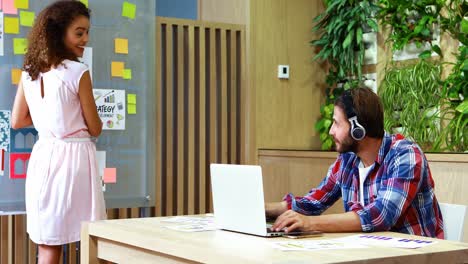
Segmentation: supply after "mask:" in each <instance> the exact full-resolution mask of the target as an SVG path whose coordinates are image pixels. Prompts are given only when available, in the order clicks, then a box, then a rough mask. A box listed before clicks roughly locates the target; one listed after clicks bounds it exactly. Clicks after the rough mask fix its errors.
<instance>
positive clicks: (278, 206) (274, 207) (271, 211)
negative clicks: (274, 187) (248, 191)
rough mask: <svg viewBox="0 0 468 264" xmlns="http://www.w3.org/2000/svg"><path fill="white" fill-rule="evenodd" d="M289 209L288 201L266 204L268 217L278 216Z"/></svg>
mask: <svg viewBox="0 0 468 264" xmlns="http://www.w3.org/2000/svg"><path fill="white" fill-rule="evenodd" d="M287 210H288V204H287V203H286V201H282V202H276V203H266V204H265V214H266V216H267V217H273V218H276V217H278V216H280V215H281V214H282V213H284V212H286V211H287Z"/></svg>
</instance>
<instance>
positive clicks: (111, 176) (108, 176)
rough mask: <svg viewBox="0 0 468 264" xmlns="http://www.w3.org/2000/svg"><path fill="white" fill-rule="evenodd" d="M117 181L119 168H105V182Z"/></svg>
mask: <svg viewBox="0 0 468 264" xmlns="http://www.w3.org/2000/svg"><path fill="white" fill-rule="evenodd" d="M116 182H117V168H105V169H104V183H116Z"/></svg>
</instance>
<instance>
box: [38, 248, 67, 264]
mask: <svg viewBox="0 0 468 264" xmlns="http://www.w3.org/2000/svg"><path fill="white" fill-rule="evenodd" d="M38 246H39V261H38V264H58V263H59V261H60V253H62V246H48V245H38Z"/></svg>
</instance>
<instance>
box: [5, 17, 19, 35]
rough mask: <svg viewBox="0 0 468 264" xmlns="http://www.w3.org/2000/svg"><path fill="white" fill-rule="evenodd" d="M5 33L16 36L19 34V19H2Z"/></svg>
mask: <svg viewBox="0 0 468 264" xmlns="http://www.w3.org/2000/svg"><path fill="white" fill-rule="evenodd" d="M4 23H5V24H4V27H5V33H7V34H18V33H19V19H18V18H17V17H4Z"/></svg>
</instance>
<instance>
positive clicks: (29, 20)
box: [20, 10, 35, 27]
mask: <svg viewBox="0 0 468 264" xmlns="http://www.w3.org/2000/svg"><path fill="white" fill-rule="evenodd" d="M34 17H35V14H34V12H29V11H22V10H21V11H20V25H22V26H25V27H32V26H33V24H34Z"/></svg>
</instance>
